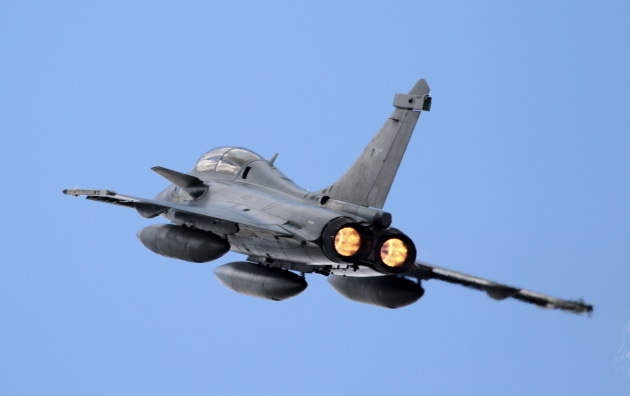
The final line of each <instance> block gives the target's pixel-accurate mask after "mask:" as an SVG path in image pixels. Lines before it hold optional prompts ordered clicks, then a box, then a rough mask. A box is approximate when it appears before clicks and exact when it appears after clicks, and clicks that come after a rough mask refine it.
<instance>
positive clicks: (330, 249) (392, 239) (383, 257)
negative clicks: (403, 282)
mask: <svg viewBox="0 0 630 396" xmlns="http://www.w3.org/2000/svg"><path fill="white" fill-rule="evenodd" d="M322 249H323V250H324V253H325V254H326V256H327V257H328V258H329V259H330V260H332V261H334V262H337V263H357V264H358V263H360V264H366V265H371V266H372V267H374V269H375V270H377V271H379V272H381V273H384V274H399V273H401V272H405V271H406V270H407V269H409V268H410V267H411V266H412V265H413V264H414V263H415V261H416V247H415V245H414V243H413V241H412V240H411V239H410V238H409V237H408V236H407V235H405V234H403V233H402V232H400V231H399V230H397V229H395V228H384V229H379V228H376V229H370V228H368V227H365V226H363V225H361V224H358V223H356V222H354V221H353V220H351V219H349V218H345V217H339V218H337V219H334V220H332V221H331V222H330V223H328V224H327V225H326V227H324V231H323V232H322Z"/></svg>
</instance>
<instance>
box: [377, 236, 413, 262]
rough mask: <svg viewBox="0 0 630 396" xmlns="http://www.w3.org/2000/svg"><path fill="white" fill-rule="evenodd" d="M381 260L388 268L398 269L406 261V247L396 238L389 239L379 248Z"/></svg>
mask: <svg viewBox="0 0 630 396" xmlns="http://www.w3.org/2000/svg"><path fill="white" fill-rule="evenodd" d="M381 260H382V261H383V263H384V264H385V265H387V266H388V267H393V268H396V267H400V266H401V265H403V264H405V261H406V260H407V246H406V245H405V243H404V242H403V241H401V240H400V239H398V238H390V239H388V240H386V241H385V242H384V243H383V246H381Z"/></svg>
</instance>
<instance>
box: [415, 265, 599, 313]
mask: <svg viewBox="0 0 630 396" xmlns="http://www.w3.org/2000/svg"><path fill="white" fill-rule="evenodd" d="M406 275H409V276H412V277H415V278H418V279H422V280H430V279H438V280H441V281H444V282H448V283H454V284H457V285H461V286H466V287H469V288H472V289H476V290H480V291H485V292H486V293H487V294H488V296H489V297H491V298H493V299H495V300H504V299H506V298H514V299H517V300H520V301H523V302H526V303H529V304H534V305H536V306H538V307H540V308H552V309H560V310H563V311H568V312H572V313H575V314H582V313H586V314H589V315H590V314H591V313H592V312H593V306H592V305H590V304H586V303H585V302H584V301H581V300H564V299H561V298H556V297H552V296H548V295H545V294H541V293H535V292H532V291H530V290H525V289H521V288H518V287H513V286H508V285H504V284H501V283H497V282H494V281H491V280H488V279H483V278H479V277H476V276H472V275H468V274H464V273H462V272H457V271H453V270H449V269H446V268H441V267H436V266H434V265H430V264H427V263H422V262H417V263H416V264H415V265H414V267H412V268H410V269H409V271H408V272H407V273H406Z"/></svg>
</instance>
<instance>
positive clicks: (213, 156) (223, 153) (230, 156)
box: [195, 147, 263, 175]
mask: <svg viewBox="0 0 630 396" xmlns="http://www.w3.org/2000/svg"><path fill="white" fill-rule="evenodd" d="M262 159H263V157H261V156H260V155H258V154H256V153H254V152H251V151H249V150H246V149H244V148H241V147H220V148H216V149H213V150H210V151H208V152H207V153H205V154H204V155H202V156H201V158H200V159H199V161H198V162H197V165H196V166H195V169H196V170H197V171H198V172H216V173H222V174H225V175H236V174H238V173H239V172H240V171H241V168H242V167H243V165H245V164H247V163H248V162H251V161H255V160H262Z"/></svg>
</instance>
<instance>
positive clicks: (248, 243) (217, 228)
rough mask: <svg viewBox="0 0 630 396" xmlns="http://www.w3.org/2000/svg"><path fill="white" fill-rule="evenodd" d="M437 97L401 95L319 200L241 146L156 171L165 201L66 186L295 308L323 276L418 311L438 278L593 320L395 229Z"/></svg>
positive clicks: (248, 289)
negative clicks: (425, 254) (406, 178)
mask: <svg viewBox="0 0 630 396" xmlns="http://www.w3.org/2000/svg"><path fill="white" fill-rule="evenodd" d="M431 104H432V97H431V95H430V93H429V86H428V84H427V82H426V81H425V80H424V79H421V80H419V81H418V82H417V83H416V84H415V86H414V87H413V88H412V89H411V91H409V93H408V94H396V95H395V96H394V103H393V105H394V108H395V110H394V112H393V113H392V114H391V115H390V116H389V118H388V119H387V121H385V124H384V125H383V127H382V128H381V129H380V130H379V131H378V133H377V134H376V136H374V138H373V139H372V141H371V142H370V143H369V144H368V145H367V147H366V148H365V149H364V150H363V152H362V153H361V155H360V156H359V157H358V158H357V159H356V161H355V162H354V164H353V165H352V166H351V167H350V169H348V171H347V172H346V173H345V174H344V175H343V176H341V178H340V179H339V180H337V181H336V182H335V183H333V184H331V185H330V186H328V187H326V188H324V189H322V190H319V191H316V192H309V191H308V190H306V189H303V188H301V187H299V186H298V185H296V184H295V183H294V182H293V181H291V180H290V179H289V178H288V177H286V176H285V175H284V174H283V173H282V172H281V171H280V170H279V169H278V168H276V167H275V166H274V162H275V159H276V156H277V154H276V155H275V156H274V157H273V158H271V159H269V160H266V159H264V158H263V157H261V156H260V155H258V154H256V153H254V152H253V151H250V150H247V149H244V148H241V147H221V148H216V149H214V150H211V151H208V152H207V153H205V154H204V155H203V156H202V157H201V158H200V159H199V160H198V161H197V163H196V164H195V165H194V167H193V168H192V170H191V171H190V172H189V173H187V174H186V173H181V172H178V171H175V170H171V169H166V168H163V167H159V166H158V167H154V168H152V170H153V171H155V172H156V173H158V174H159V175H160V176H162V177H164V178H165V179H167V180H168V181H169V182H171V183H172V184H171V185H170V186H168V187H167V188H166V189H164V190H163V191H161V192H160V193H159V194H158V195H157V196H156V197H155V198H154V199H147V198H137V197H133V196H130V195H123V194H118V193H116V192H115V191H112V190H85V189H78V188H75V189H66V190H63V193H64V194H67V195H72V196H75V197H78V196H85V197H86V198H87V199H89V200H93V201H100V202H107V203H110V204H115V205H121V206H126V207H130V208H134V209H135V210H136V211H137V212H138V213H139V214H140V215H141V216H143V217H146V218H153V217H156V216H158V215H160V216H162V217H164V218H166V219H167V220H168V221H169V223H168V224H159V225H151V226H148V227H146V228H144V229H142V230H140V231H139V232H138V234H137V236H138V238H139V239H140V241H141V242H142V243H143V244H144V245H145V246H146V247H147V248H148V249H150V250H151V251H153V252H155V253H157V254H160V255H162V256H166V257H171V258H175V259H179V260H185V261H190V262H208V261H213V260H217V259H219V258H220V257H222V256H223V255H224V254H226V253H227V252H229V251H232V252H236V253H241V254H243V255H245V256H246V259H245V260H244V261H237V262H231V263H227V264H223V265H221V266H219V267H217V268H216V269H215V270H214V274H215V275H216V277H217V278H218V280H219V281H220V282H221V283H222V284H223V285H225V286H226V287H228V288H230V289H232V290H233V291H235V292H238V293H242V294H246V295H250V296H255V297H260V298H265V299H269V300H284V299H287V298H290V297H294V296H296V295H298V294H299V293H301V292H302V291H304V290H305V289H306V287H307V282H306V280H305V274H320V275H324V276H326V277H327V278H328V281H329V283H330V284H331V286H332V287H333V288H334V289H335V290H336V291H337V292H339V293H340V294H341V295H342V296H344V297H347V298H349V299H350V300H353V301H357V302H361V303H366V304H371V305H376V306H379V307H386V308H399V307H403V306H407V305H410V304H412V303H414V302H416V301H417V300H418V299H420V298H421V297H422V295H423V294H424V289H423V287H422V283H423V281H429V280H432V279H437V280H441V281H445V282H450V283H454V284H458V285H462V286H466V287H469V288H473V289H477V290H480V291H485V292H486V293H487V294H488V296H490V297H491V298H493V299H495V300H504V299H507V298H514V299H517V300H520V301H523V302H526V303H530V304H534V305H537V306H538V307H543V308H554V309H560V310H564V311H568V312H572V313H577V314H579V313H587V314H590V313H591V312H592V310H593V306H592V305H589V304H586V303H584V302H583V301H581V300H580V301H577V300H565V299H560V298H555V297H551V296H548V295H545V294H540V293H534V292H532V291H529V290H525V289H521V288H519V287H513V286H508V285H505V284H501V283H497V282H493V281H490V280H487V279H483V278H480V277H476V276H471V275H467V274H464V273H461V272H457V271H453V270H450V269H446V268H441V267H437V266H435V265H431V264H428V263H425V262H422V261H418V260H416V247H415V245H414V243H413V241H412V239H411V238H410V237H409V236H407V235H406V234H405V233H403V232H402V231H400V230H398V229H396V228H393V227H392V226H391V225H392V215H391V214H390V213H389V212H387V211H384V210H383V205H384V204H385V200H386V198H387V195H388V194H389V191H390V188H391V186H392V183H393V181H394V177H395V176H396V172H397V171H398V168H399V165H400V162H401V160H402V158H403V155H404V153H405V151H406V149H407V145H408V143H409V139H410V138H411V135H412V133H413V130H414V128H415V126H416V123H417V121H418V118H419V116H420V113H421V112H426V111H430V109H431Z"/></svg>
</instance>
